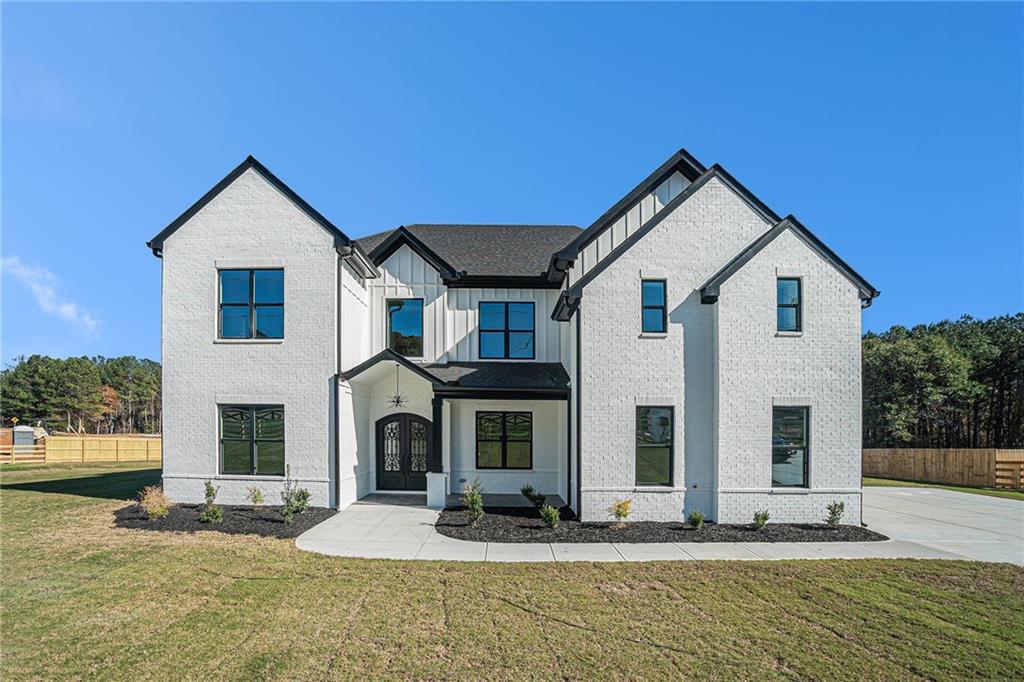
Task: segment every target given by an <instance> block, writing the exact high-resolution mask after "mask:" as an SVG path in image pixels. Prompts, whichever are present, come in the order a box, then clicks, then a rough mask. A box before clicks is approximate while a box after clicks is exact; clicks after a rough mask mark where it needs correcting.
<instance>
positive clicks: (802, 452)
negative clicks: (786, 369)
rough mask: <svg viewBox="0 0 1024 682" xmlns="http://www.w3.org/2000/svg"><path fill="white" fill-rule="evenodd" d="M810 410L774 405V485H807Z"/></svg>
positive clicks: (787, 486)
mask: <svg viewBox="0 0 1024 682" xmlns="http://www.w3.org/2000/svg"><path fill="white" fill-rule="evenodd" d="M809 432H810V410H809V409H808V408H806V407H774V408H772V487H773V488H807V487H808V486H809V479H808V475H807V473H808V463H809V460H810V437H809V436H810V433H809Z"/></svg>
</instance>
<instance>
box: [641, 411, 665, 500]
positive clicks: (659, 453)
mask: <svg viewBox="0 0 1024 682" xmlns="http://www.w3.org/2000/svg"><path fill="white" fill-rule="evenodd" d="M672 412H673V410H672V408H671V407H637V408H636V484H637V485H672Z"/></svg>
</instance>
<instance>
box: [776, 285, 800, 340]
mask: <svg viewBox="0 0 1024 682" xmlns="http://www.w3.org/2000/svg"><path fill="white" fill-rule="evenodd" d="M779 282H796V303H780V302H779ZM803 307H804V283H803V280H802V279H801V278H800V277H776V278H775V331H777V332H784V333H790V332H792V333H796V332H802V331H803V329H804V320H803V317H804V315H803ZM783 308H785V309H787V310H788V309H790V308H792V309H794V310H795V311H796V325H795V327H794V328H793V329H782V328H781V327H780V325H779V310H780V309H783Z"/></svg>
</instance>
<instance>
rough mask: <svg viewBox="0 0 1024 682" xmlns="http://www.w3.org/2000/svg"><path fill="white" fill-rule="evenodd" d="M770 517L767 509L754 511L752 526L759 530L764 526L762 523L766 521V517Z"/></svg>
mask: <svg viewBox="0 0 1024 682" xmlns="http://www.w3.org/2000/svg"><path fill="white" fill-rule="evenodd" d="M770 517H771V514H769V513H768V510H767V509H762V510H761V511H756V512H754V528H756V529H757V530H761V529H762V528H764V524H766V523H768V519H769V518H770Z"/></svg>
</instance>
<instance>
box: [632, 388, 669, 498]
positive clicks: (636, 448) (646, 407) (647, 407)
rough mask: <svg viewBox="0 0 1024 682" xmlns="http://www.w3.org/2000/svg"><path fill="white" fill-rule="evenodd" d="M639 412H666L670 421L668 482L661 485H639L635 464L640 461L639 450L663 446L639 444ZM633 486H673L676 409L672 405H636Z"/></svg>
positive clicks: (661, 446)
mask: <svg viewBox="0 0 1024 682" xmlns="http://www.w3.org/2000/svg"><path fill="white" fill-rule="evenodd" d="M641 410H668V413H669V417H670V419H671V420H672V424H671V426H672V428H670V429H669V440H668V480H667V481H665V482H662V483H641V482H640V481H639V477H638V476H637V464H638V463H639V461H640V452H639V451H640V449H641V448H663V447H664V445H654V444H648V443H643V444H642V443H641V442H640V439H639V437H638V436H639V430H640V411H641ZM633 445H634V447H633V485H635V486H636V487H638V488H642V487H656V488H664V487H670V486H672V485H673V483H672V482H673V481H674V480H675V474H676V469H675V461H676V408H675V406H674V405H637V406H636V412H635V413H634V418H633Z"/></svg>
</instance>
